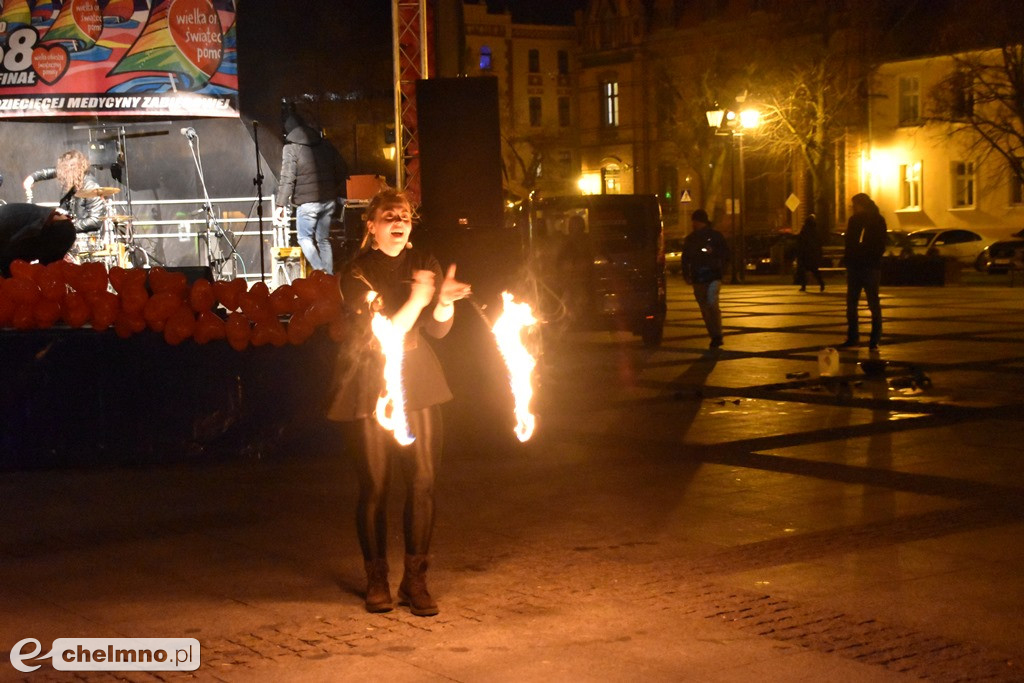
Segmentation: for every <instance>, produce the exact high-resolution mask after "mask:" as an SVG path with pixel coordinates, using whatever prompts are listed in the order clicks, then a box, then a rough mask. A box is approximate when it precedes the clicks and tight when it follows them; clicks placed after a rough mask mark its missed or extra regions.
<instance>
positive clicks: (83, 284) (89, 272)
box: [75, 261, 113, 322]
mask: <svg viewBox="0 0 1024 683" xmlns="http://www.w3.org/2000/svg"><path fill="white" fill-rule="evenodd" d="M75 289H77V290H78V291H80V292H83V293H89V292H102V291H105V290H106V289H107V267H106V266H105V265H103V264H102V263H100V262H99V261H94V262H92V263H84V264H82V271H81V275H80V277H79V281H78V286H77V287H75ZM111 322H113V321H111Z"/></svg>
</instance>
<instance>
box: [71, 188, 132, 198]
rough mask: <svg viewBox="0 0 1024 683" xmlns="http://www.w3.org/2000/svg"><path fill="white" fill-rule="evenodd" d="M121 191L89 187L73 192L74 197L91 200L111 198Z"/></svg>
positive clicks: (118, 189)
mask: <svg viewBox="0 0 1024 683" xmlns="http://www.w3.org/2000/svg"><path fill="white" fill-rule="evenodd" d="M120 191H121V188H119V187H89V188H86V189H84V190H78V191H77V192H75V196H76V197H81V198H82V199H92V198H93V197H111V196H113V195H115V194H117V193H118V192H120Z"/></svg>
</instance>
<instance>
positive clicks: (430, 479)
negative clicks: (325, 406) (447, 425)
mask: <svg viewBox="0 0 1024 683" xmlns="http://www.w3.org/2000/svg"><path fill="white" fill-rule="evenodd" d="M408 420H409V429H410V431H411V432H412V435H413V436H414V437H416V440H415V441H413V442H412V444H410V445H409V446H405V447H401V446H399V445H398V444H397V443H396V442H395V439H394V437H393V436H392V435H391V434H389V433H388V432H385V431H384V430H383V429H382V428H381V427H380V425H379V424H377V420H376V419H375V418H373V417H368V418H364V419H362V420H357V421H355V422H349V423H347V424H346V429H345V443H346V444H347V445H350V446H351V450H352V453H353V454H354V455H355V461H356V471H357V473H358V476H359V505H358V507H357V508H356V529H357V531H358V532H359V547H360V548H361V549H362V551H363V558H364V559H365V560H367V561H371V560H376V559H382V558H386V557H387V537H388V523H387V521H388V489H389V488H390V487H391V463H392V460H393V457H392V456H396V457H397V458H398V460H399V466H400V467H401V470H402V478H403V479H404V481H405V510H404V514H403V521H404V526H405V552H406V554H408V555H425V554H427V552H428V551H429V550H430V537H431V534H432V533H433V530H434V475H435V472H436V470H437V465H438V461H439V460H440V457H441V442H442V433H441V409H440V407H439V406H431V407H429V408H423V409H421V410H411V411H409V413H408Z"/></svg>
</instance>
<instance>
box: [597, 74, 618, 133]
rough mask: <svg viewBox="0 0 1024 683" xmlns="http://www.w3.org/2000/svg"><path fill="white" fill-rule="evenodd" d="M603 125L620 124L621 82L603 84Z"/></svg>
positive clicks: (612, 126)
mask: <svg viewBox="0 0 1024 683" xmlns="http://www.w3.org/2000/svg"><path fill="white" fill-rule="evenodd" d="M601 125H602V126H604V127H606V128H614V127H616V126H618V125H619V84H618V83H617V82H615V81H607V82H605V83H604V84H603V85H602V86H601Z"/></svg>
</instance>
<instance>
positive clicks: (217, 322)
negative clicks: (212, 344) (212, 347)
mask: <svg viewBox="0 0 1024 683" xmlns="http://www.w3.org/2000/svg"><path fill="white" fill-rule="evenodd" d="M226 334H227V333H226V331H225V329H224V321H223V320H221V318H220V316H218V315H217V314H216V313H214V312H213V311H202V312H201V313H200V314H199V316H198V317H197V318H196V331H195V333H194V334H193V337H194V338H195V340H196V343H198V344H205V343H207V342H208V341H211V340H213V339H223V338H224V337H225V336H226Z"/></svg>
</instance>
